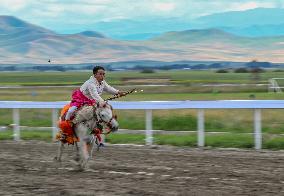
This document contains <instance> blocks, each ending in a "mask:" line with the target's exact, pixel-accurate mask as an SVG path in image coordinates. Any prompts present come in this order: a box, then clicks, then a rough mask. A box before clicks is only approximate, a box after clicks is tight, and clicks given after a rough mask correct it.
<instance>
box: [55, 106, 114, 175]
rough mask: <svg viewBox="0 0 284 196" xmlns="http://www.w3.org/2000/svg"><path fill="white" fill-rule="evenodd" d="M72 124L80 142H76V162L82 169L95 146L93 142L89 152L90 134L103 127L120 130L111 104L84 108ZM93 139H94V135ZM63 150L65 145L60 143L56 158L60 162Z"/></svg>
mask: <svg viewBox="0 0 284 196" xmlns="http://www.w3.org/2000/svg"><path fill="white" fill-rule="evenodd" d="M72 122H73V123H74V127H73V128H74V131H75V134H76V136H77V137H78V138H79V142H78V143H77V142H75V146H76V150H77V154H76V158H75V161H77V163H78V165H79V167H80V168H81V169H85V168H86V167H87V162H88V160H89V158H90V157H91V156H92V150H93V145H95V142H94V141H93V142H91V146H90V147H89V149H90V150H88V147H87V142H88V141H90V135H89V133H91V132H92V131H93V130H94V129H96V128H98V126H101V125H102V126H104V127H107V128H108V129H110V131H112V132H115V131H117V130H118V122H117V120H116V117H115V115H114V114H113V110H112V107H111V105H109V104H103V105H100V104H96V105H94V106H83V107H82V108H80V110H78V111H77V112H76V114H75V118H74V119H73V120H72ZM92 137H94V135H93V134H92ZM92 139H93V138H92ZM63 148H64V143H63V142H60V143H59V148H58V152H57V156H56V157H55V160H57V161H59V162H60V161H61V157H62V152H63Z"/></svg>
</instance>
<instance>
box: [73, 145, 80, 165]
mask: <svg viewBox="0 0 284 196" xmlns="http://www.w3.org/2000/svg"><path fill="white" fill-rule="evenodd" d="M75 148H76V155H75V157H74V160H75V161H76V162H79V161H80V152H79V146H78V143H77V142H75Z"/></svg>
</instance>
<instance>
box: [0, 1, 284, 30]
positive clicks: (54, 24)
mask: <svg viewBox="0 0 284 196" xmlns="http://www.w3.org/2000/svg"><path fill="white" fill-rule="evenodd" d="M259 7H262V8H284V0H139V1H136V0H0V15H10V16H15V17H17V18H20V19H22V20H25V21H28V22H30V23H33V24H36V25H39V26H42V27H45V28H48V29H50V30H53V31H56V32H58V33H77V32H78V31H83V30H87V29H92V26H93V25H94V24H96V23H98V22H112V21H116V20H121V19H125V20H134V21H141V20H151V19H157V18H160V19H161V18H182V19H187V20H190V19H194V18H198V17H200V16H205V15H209V14H213V13H219V12H226V11H243V10H248V9H254V8H259Z"/></svg>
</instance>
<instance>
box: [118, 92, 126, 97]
mask: <svg viewBox="0 0 284 196" xmlns="http://www.w3.org/2000/svg"><path fill="white" fill-rule="evenodd" d="M118 95H119V96H120V97H121V96H124V95H126V92H125V91H118Z"/></svg>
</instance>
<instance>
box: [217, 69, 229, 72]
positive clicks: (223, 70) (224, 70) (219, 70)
mask: <svg viewBox="0 0 284 196" xmlns="http://www.w3.org/2000/svg"><path fill="white" fill-rule="evenodd" d="M228 72H229V71H228V70H227V69H218V70H217V71H216V73H228Z"/></svg>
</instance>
